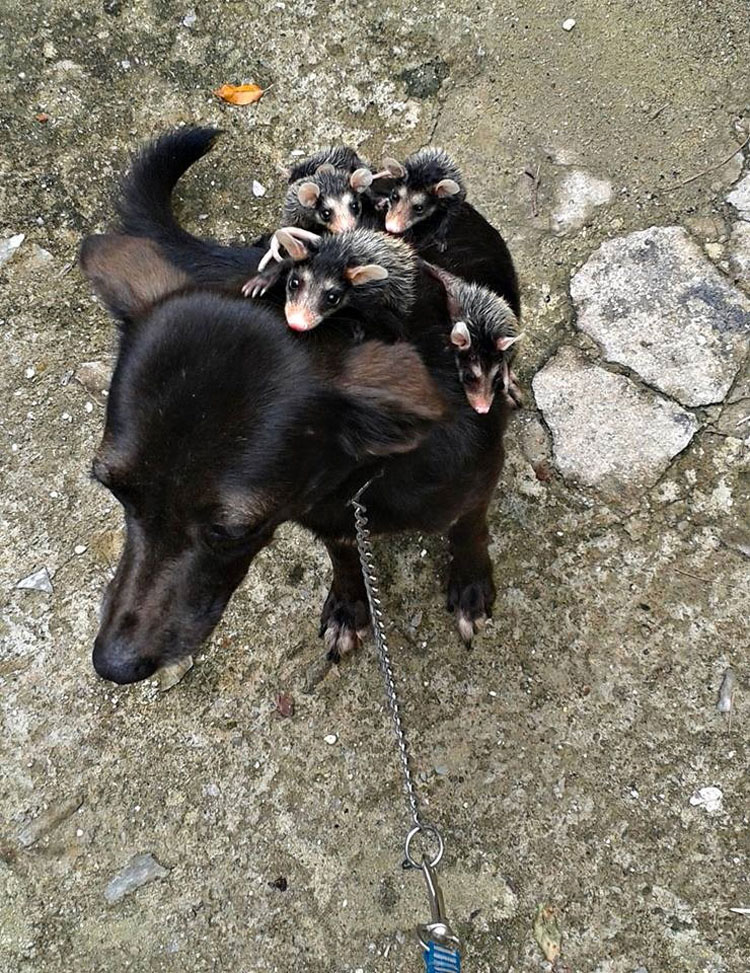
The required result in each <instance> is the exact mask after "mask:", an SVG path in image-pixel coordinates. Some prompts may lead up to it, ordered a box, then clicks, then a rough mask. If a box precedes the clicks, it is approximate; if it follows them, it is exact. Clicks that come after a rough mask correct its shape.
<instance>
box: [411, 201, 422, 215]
mask: <svg viewBox="0 0 750 973" xmlns="http://www.w3.org/2000/svg"><path fill="white" fill-rule="evenodd" d="M412 209H413V210H414V212H415V213H416V214H417V216H421V215H422V213H424V205H423V204H422V203H415V204H414V205H413V206H412Z"/></svg>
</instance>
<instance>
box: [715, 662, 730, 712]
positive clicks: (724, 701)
mask: <svg viewBox="0 0 750 973" xmlns="http://www.w3.org/2000/svg"><path fill="white" fill-rule="evenodd" d="M733 699H734V670H732V669H727V671H726V672H725V673H724V678H723V679H722V680H721V686H720V688H719V702H718V703H717V704H716V708H717V709H718V711H719V712H720V713H730V712H731V710H732V700H733Z"/></svg>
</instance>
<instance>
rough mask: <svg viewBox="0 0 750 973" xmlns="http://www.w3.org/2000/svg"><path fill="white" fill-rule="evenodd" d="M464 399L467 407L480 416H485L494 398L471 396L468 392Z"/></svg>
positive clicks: (491, 396) (492, 396)
mask: <svg viewBox="0 0 750 973" xmlns="http://www.w3.org/2000/svg"><path fill="white" fill-rule="evenodd" d="M466 398H467V399H468V400H469V405H470V406H471V407H472V409H473V410H474V411H475V412H478V413H479V415H480V416H484V415H486V414H487V413H488V412H489V411H490V409H491V408H492V402H493V400H494V398H495V396H494V395H472V394H471V393H470V392H467V393H466Z"/></svg>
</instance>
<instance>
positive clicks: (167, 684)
mask: <svg viewBox="0 0 750 973" xmlns="http://www.w3.org/2000/svg"><path fill="white" fill-rule="evenodd" d="M192 668H193V657H192V655H186V656H185V658H184V659H178V660H177V661H176V662H171V663H170V664H169V665H167V666H162V667H161V669H159V670H158V672H157V673H156V677H157V681H158V684H159V692H160V693H165V692H166V691H167V690H168V689H172V688H173V687H174V686H176V685H177V683H178V682H180V681H181V680H182V679H183V677H184V676H185V675H186V674H187V673H188V672H190V670H191V669H192Z"/></svg>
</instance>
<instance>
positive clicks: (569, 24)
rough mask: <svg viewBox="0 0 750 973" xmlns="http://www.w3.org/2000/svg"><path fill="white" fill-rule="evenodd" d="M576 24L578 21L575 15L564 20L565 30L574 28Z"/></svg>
mask: <svg viewBox="0 0 750 973" xmlns="http://www.w3.org/2000/svg"><path fill="white" fill-rule="evenodd" d="M575 25H576V22H575V20H574V18H573V17H568V19H567V20H563V25H562V29H563V30H573V28H574V27H575Z"/></svg>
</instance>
